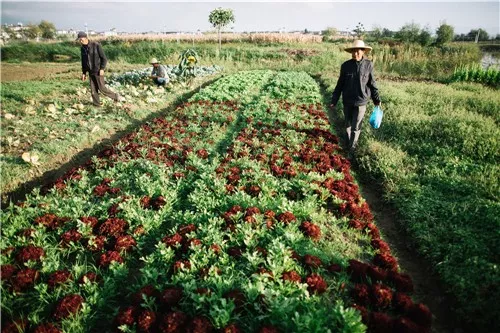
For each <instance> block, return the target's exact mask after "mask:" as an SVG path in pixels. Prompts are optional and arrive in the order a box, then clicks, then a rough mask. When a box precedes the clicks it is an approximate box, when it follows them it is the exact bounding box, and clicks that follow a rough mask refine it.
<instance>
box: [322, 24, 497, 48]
mask: <svg viewBox="0 0 500 333" xmlns="http://www.w3.org/2000/svg"><path fill="white" fill-rule="evenodd" d="M322 35H323V37H324V38H323V40H325V41H328V40H334V39H335V38H336V37H337V36H338V35H339V33H338V31H337V29H335V28H327V29H326V30H323V31H322ZM350 35H351V36H354V37H356V38H361V39H370V40H375V41H384V40H386V41H389V40H393V41H400V42H404V43H417V44H420V45H422V46H429V45H443V44H444V43H447V42H451V41H487V40H492V39H493V40H500V34H497V35H496V36H495V37H494V38H493V37H490V36H489V35H488V33H487V32H486V31H485V30H484V29H472V30H471V31H470V32H469V33H467V34H455V29H454V27H453V26H451V25H449V24H446V23H442V24H441V25H440V26H439V27H438V28H437V29H436V31H435V32H434V34H433V31H432V30H431V29H430V27H428V26H425V27H421V26H420V25H419V24H417V23H414V22H412V23H407V24H405V25H403V26H402V27H401V28H400V29H399V30H398V31H391V30H389V29H387V28H382V27H380V26H374V27H373V29H372V30H371V31H366V30H365V28H364V25H363V24H362V23H361V22H358V24H357V25H356V27H355V28H354V29H353V30H352V32H351V33H350Z"/></svg>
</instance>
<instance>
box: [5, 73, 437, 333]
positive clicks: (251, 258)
mask: <svg viewBox="0 0 500 333" xmlns="http://www.w3.org/2000/svg"><path fill="white" fill-rule="evenodd" d="M242 83H245V86H246V88H247V89H245V90H242V89H240V90H237V89H235V88H231V87H236V86H238V84H240V85H241V84H242ZM217 87H218V89H214V88H208V89H205V90H204V91H202V92H201V93H199V94H197V95H195V96H193V98H192V100H191V101H189V102H187V103H185V104H183V105H182V106H181V107H179V108H178V109H177V110H175V112H174V113H172V114H170V115H168V116H166V117H165V118H157V119H155V120H153V121H152V122H150V123H148V124H146V125H144V126H142V127H141V128H140V129H139V130H138V131H137V132H133V133H131V134H129V135H127V136H126V137H125V138H123V139H122V140H121V141H120V142H119V143H118V144H116V145H114V146H112V147H110V148H108V149H106V150H104V151H102V152H101V153H100V154H99V156H96V157H94V158H93V159H92V161H89V163H87V164H86V165H84V166H82V167H80V168H78V169H74V170H71V171H70V172H68V173H67V175H66V176H65V177H63V178H61V179H59V180H58V181H57V182H56V183H55V184H54V186H53V187H51V188H50V189H48V191H47V193H43V194H41V193H40V192H39V191H37V192H35V193H33V194H32V195H30V196H29V197H28V198H27V200H26V201H25V202H23V203H19V204H18V205H16V206H14V205H12V206H10V207H9V208H8V209H7V211H6V212H5V213H4V221H5V222H4V226H3V228H2V238H3V239H4V242H3V243H2V293H3V302H2V313H3V314H4V315H3V316H2V317H3V319H4V320H6V319H8V320H6V321H5V322H4V325H3V329H4V330H5V331H9V329H11V331H15V329H14V327H15V326H16V325H18V326H19V327H24V328H25V329H26V330H28V329H29V330H30V331H34V332H46V331H51V332H57V331H65V332H88V331H94V330H97V331H115V330H119V331H124V332H184V331H189V332H209V331H213V330H220V331H224V332H239V331H245V332H280V331H283V332H285V331H293V332H299V331H308V332H319V331H321V332H327V331H331V332H337V331H345V332H363V331H365V327H366V326H368V327H369V329H370V330H371V331H373V332H390V331H395V332H425V331H428V330H429V329H430V320H431V314H430V312H429V311H428V309H427V308H426V307H425V306H424V305H422V304H414V303H413V301H412V299H411V298H410V296H408V294H409V293H411V292H412V291H413V285H412V283H411V279H410V277H409V276H408V275H406V274H404V273H401V272H400V271H399V268H398V265H397V261H396V259H395V258H394V257H393V256H392V255H391V252H390V249H389V246H388V245H387V243H386V242H384V241H383V240H382V239H381V238H380V234H379V232H378V229H377V227H376V226H375V224H374V223H373V216H372V214H371V213H370V210H369V207H368V205H367V204H366V202H364V200H363V199H362V198H361V196H360V195H359V191H358V187H357V185H356V184H355V182H354V179H353V178H352V176H351V175H350V173H349V169H350V164H349V162H348V161H347V160H346V159H344V158H343V157H342V156H341V155H340V148H339V146H338V141H337V138H336V137H335V136H334V135H333V134H331V133H330V132H329V131H328V128H329V126H328V122H327V120H326V117H325V112H324V111H323V110H322V106H321V104H320V103H319V100H320V97H319V96H320V95H319V91H318V88H317V86H316V84H315V82H314V81H313V80H312V79H311V78H310V77H309V76H307V75H305V74H303V73H293V72H282V73H278V74H276V73H273V72H269V71H268V72H248V73H243V74H239V75H236V76H232V77H227V78H224V79H221V80H220V81H218V82H217ZM223 87H224V89H222V88H223ZM219 88H220V89H222V90H223V91H224V93H223V94H221V93H220V91H221V90H219ZM229 96H230V97H229ZM283 97H287V99H283ZM224 99H227V100H226V101H217V100H224ZM288 99H290V100H288ZM365 325H366V326H365Z"/></svg>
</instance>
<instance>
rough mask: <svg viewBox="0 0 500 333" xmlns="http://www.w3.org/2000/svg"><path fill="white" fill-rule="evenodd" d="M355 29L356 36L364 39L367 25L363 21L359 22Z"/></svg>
mask: <svg viewBox="0 0 500 333" xmlns="http://www.w3.org/2000/svg"><path fill="white" fill-rule="evenodd" d="M353 31H354V32H355V33H356V36H357V37H358V38H359V39H362V38H363V36H364V35H365V26H364V25H363V23H361V22H358V24H357V25H356V28H355V29H354V30H353Z"/></svg>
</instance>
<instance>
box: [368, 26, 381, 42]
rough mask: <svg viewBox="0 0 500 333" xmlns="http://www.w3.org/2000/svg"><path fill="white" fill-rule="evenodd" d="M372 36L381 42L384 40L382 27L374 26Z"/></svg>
mask: <svg viewBox="0 0 500 333" xmlns="http://www.w3.org/2000/svg"><path fill="white" fill-rule="evenodd" d="M370 36H371V37H372V38H373V39H375V40H379V39H380V38H382V27H381V26H379V25H374V26H373V28H372V32H371V33H370Z"/></svg>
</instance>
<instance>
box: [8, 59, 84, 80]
mask: <svg viewBox="0 0 500 333" xmlns="http://www.w3.org/2000/svg"><path fill="white" fill-rule="evenodd" d="M0 68H1V71H0V73H1V79H2V82H12V81H33V80H42V79H47V78H50V77H59V76H60V75H62V74H66V73H69V72H71V71H72V70H73V71H77V65H75V64H58V63H45V64H44V66H40V64H38V63H34V64H32V63H19V64H14V63H2V64H1V67H0ZM76 73H78V72H76Z"/></svg>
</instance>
